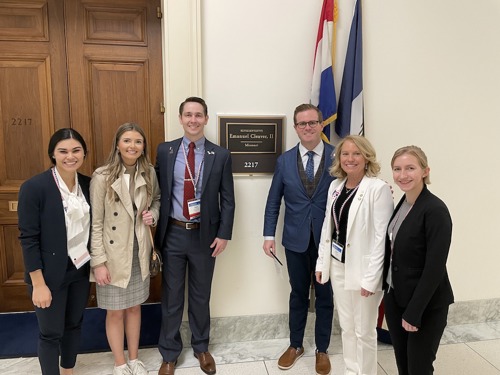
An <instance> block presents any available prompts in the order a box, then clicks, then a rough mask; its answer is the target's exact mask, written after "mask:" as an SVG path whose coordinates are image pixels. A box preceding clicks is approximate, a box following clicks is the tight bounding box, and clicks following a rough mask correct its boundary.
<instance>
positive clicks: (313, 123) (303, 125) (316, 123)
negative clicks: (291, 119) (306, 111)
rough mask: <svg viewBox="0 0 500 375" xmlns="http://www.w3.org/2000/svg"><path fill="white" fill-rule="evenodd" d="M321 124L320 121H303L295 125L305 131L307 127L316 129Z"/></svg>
mask: <svg viewBox="0 0 500 375" xmlns="http://www.w3.org/2000/svg"><path fill="white" fill-rule="evenodd" d="M318 124H319V120H316V121H302V122H298V123H296V124H295V126H296V127H298V128H299V129H304V128H305V127H306V126H307V125H309V127H311V128H315V127H316V125H318Z"/></svg>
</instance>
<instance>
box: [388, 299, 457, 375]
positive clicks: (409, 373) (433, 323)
mask: <svg viewBox="0 0 500 375" xmlns="http://www.w3.org/2000/svg"><path fill="white" fill-rule="evenodd" d="M384 306H385V317H386V321H387V326H388V327H389V333H390V334H391V340H392V344H393V346H394V355H395V357H396V364H397V366H398V372H399V375H431V374H433V373H434V367H433V366H432V363H433V362H434V360H435V359H436V353H437V351H438V348H439V342H440V341H441V337H442V336H443V332H444V329H445V327H446V323H447V318H448V309H449V306H448V305H447V306H443V307H438V308H434V309H426V310H425V311H424V314H423V315H422V324H421V327H419V329H418V331H417V332H408V331H406V330H405V329H404V328H403V327H402V325H401V324H402V319H403V318H402V316H403V313H404V311H405V310H406V308H403V307H400V306H398V304H397V303H396V301H395V299H394V290H391V291H390V292H389V293H384Z"/></svg>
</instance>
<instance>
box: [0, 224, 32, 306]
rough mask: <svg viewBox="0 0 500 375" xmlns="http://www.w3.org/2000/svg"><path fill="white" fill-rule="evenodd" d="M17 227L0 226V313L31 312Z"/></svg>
mask: <svg viewBox="0 0 500 375" xmlns="http://www.w3.org/2000/svg"><path fill="white" fill-rule="evenodd" d="M18 236H19V230H18V229H17V225H1V226H0V246H1V248H2V249H5V251H2V252H1V253H0V270H1V272H0V311H2V312H3V311H25V310H32V309H33V305H32V304H31V301H30V299H29V297H28V293H27V288H26V284H25V283H24V264H23V258H22V251H21V246H20V245H19V240H18V239H17V237H18Z"/></svg>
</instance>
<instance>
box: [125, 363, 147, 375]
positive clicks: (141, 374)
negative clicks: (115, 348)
mask: <svg viewBox="0 0 500 375" xmlns="http://www.w3.org/2000/svg"><path fill="white" fill-rule="evenodd" d="M129 366H130V370H131V371H132V372H131V374H132V375H148V370H146V366H144V363H142V361H139V360H136V361H134V362H130V363H129Z"/></svg>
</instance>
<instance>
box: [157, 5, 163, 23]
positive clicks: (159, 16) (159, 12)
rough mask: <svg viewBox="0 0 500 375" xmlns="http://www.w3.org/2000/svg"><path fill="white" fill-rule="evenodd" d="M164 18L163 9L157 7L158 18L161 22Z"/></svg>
mask: <svg viewBox="0 0 500 375" xmlns="http://www.w3.org/2000/svg"><path fill="white" fill-rule="evenodd" d="M162 17H163V14H162V12H161V7H156V18H158V19H160V20H161V19H162Z"/></svg>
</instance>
